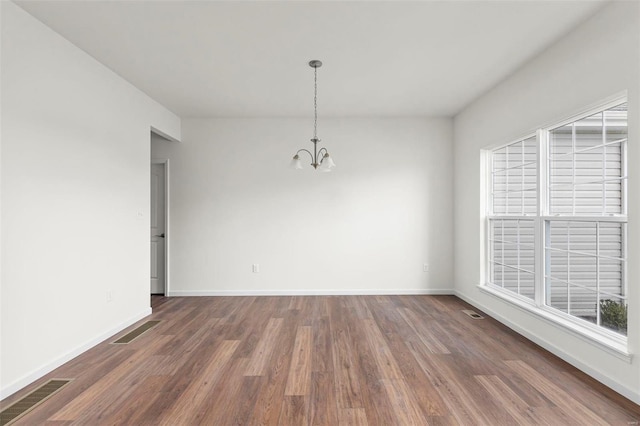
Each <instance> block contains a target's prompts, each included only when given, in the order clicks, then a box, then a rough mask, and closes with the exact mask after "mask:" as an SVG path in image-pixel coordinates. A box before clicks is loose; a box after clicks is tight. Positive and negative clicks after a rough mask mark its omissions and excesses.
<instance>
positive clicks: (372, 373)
mask: <svg viewBox="0 0 640 426" xmlns="http://www.w3.org/2000/svg"><path fill="white" fill-rule="evenodd" d="M153 305H154V309H153V311H154V313H153V315H152V316H151V317H149V318H146V319H145V321H148V320H160V321H161V322H160V323H159V324H158V325H157V326H156V327H154V328H153V329H151V330H149V331H147V332H146V333H144V334H143V335H142V336H140V337H139V338H137V339H136V340H134V341H133V342H131V343H130V344H127V345H114V344H109V342H111V341H114V340H115V339H116V338H117V337H118V336H114V338H112V339H109V341H108V342H104V343H102V344H100V345H98V346H96V347H95V348H93V349H91V350H89V351H88V352H86V353H84V354H82V355H80V356H79V357H77V358H75V359H74V360H72V361H70V362H69V363H67V364H65V365H64V366H62V367H60V368H59V369H57V370H56V371H54V372H52V373H51V374H49V375H47V376H46V377H44V378H43V379H41V380H39V381H38V382H37V383H34V384H33V385H31V386H29V387H28V388H26V389H23V390H22V391H21V392H19V393H17V394H16V395H13V396H12V397H10V398H8V399H7V400H5V401H2V403H0V405H1V406H2V407H6V406H8V405H9V404H11V403H12V402H13V401H15V400H16V399H17V398H19V397H21V396H22V395H25V394H26V393H28V392H29V391H30V390H31V389H33V388H35V387H37V386H39V385H40V384H41V383H44V382H45V381H46V380H48V379H49V378H72V379H73V382H72V383H70V384H69V385H67V386H66V387H65V388H64V389H62V390H61V391H60V392H59V393H58V394H56V395H54V396H53V397H52V398H50V399H49V400H47V401H45V402H44V403H43V404H42V405H40V406H39V407H37V408H36V409H34V410H33V411H32V412H30V413H28V414H27V415H25V416H24V417H22V418H21V419H19V420H18V421H17V422H16V423H15V424H16V425H40V424H47V425H70V424H78V425H198V424H204V425H222V426H226V425H384V426H387V425H403V426H404V425H431V424H433V425H456V424H458V425H476V424H478V425H516V424H522V425H538V424H540V425H629V424H638V423H637V422H638V421H639V420H640V407H639V406H638V405H636V404H634V403H632V402H631V401H629V400H627V399H625V398H623V397H622V396H620V395H618V394H616V393H615V392H613V391H611V390H609V389H608V388H606V387H605V386H603V385H601V384H599V383H598V382H596V381H595V380H593V379H591V378H589V377H588V376H586V375H585V374H583V373H581V372H579V371H578V370H576V369H575V368H573V367H571V366H570V365H568V364H566V363H565V362H563V361H561V360H560V359H558V358H557V357H555V356H553V355H551V354H550V353H549V352H547V351H545V350H543V349H541V348H540V347H538V346H536V345H535V344H533V343H531V342H529V341H528V340H526V339H525V338H523V337H521V336H519V335H518V334H516V333H514V332H512V331H511V330H509V329H507V328H506V327H504V326H502V325H501V324H499V323H497V322H496V321H494V320H493V319H491V318H489V317H487V318H486V319H483V320H474V319H471V318H470V317H469V316H467V315H465V314H464V313H462V312H461V311H462V310H463V309H470V306H469V305H467V304H466V303H464V302H462V301H461V300H460V299H458V298H456V297H453V296H326V297H324V296H315V297H198V298H195V297H194V298H162V297H155V298H154V299H153ZM134 327H135V326H134ZM134 327H130V329H128V330H124V331H123V332H122V333H120V334H119V336H120V335H124V334H126V333H127V332H129V331H130V330H131V329H133V328H134Z"/></svg>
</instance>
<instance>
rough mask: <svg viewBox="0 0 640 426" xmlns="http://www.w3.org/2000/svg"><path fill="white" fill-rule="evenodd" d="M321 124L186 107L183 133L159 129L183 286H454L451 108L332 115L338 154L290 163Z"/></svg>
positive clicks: (206, 290)
mask: <svg viewBox="0 0 640 426" xmlns="http://www.w3.org/2000/svg"><path fill="white" fill-rule="evenodd" d="M312 129H313V123H312V122H311V121H310V120H307V119H276V118H274V119H210V120H184V121H183V133H182V136H183V139H182V140H183V142H181V143H179V144H178V143H171V142H162V141H161V140H159V139H158V140H154V141H153V142H152V156H153V157H154V158H159V159H162V158H168V159H169V162H170V215H171V219H170V232H169V235H168V241H169V244H170V250H171V261H170V287H169V291H170V294H173V295H187V294H233V293H236V294H344V293H405V292H406V293H438V292H445V293H451V292H452V285H451V283H452V275H453V271H452V228H451V223H452V219H451V217H452V194H451V190H452V168H451V166H452V143H451V138H452V134H451V130H452V121H451V120H449V119H432V120H429V119H411V118H407V119H373V118H372V119H323V118H322V117H320V120H319V137H320V138H321V139H322V140H323V141H322V143H321V145H324V146H326V147H327V148H328V149H329V151H330V153H331V155H332V157H333V158H334V159H335V161H336V163H337V165H338V167H337V168H336V169H335V171H333V172H331V173H323V172H320V171H314V170H313V169H312V168H311V167H310V166H307V167H306V169H304V170H292V169H289V168H288V165H289V162H290V160H291V157H292V156H293V154H294V153H295V152H296V150H298V149H299V148H307V149H311V148H312V147H313V145H312V143H311V142H309V138H310V137H311V131H312ZM302 155H304V154H301V158H302V159H303V161H304V163H305V164H308V163H310V160H308V157H304V156H302ZM425 262H427V263H429V265H430V272H428V273H425V272H424V271H423V264H424V263H425ZM254 263H258V264H259V265H260V272H259V273H252V270H251V267H252V264H254Z"/></svg>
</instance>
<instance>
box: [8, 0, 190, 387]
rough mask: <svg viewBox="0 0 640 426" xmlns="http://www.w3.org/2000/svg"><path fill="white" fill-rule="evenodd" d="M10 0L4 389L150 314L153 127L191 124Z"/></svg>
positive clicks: (174, 131)
mask: <svg viewBox="0 0 640 426" xmlns="http://www.w3.org/2000/svg"><path fill="white" fill-rule="evenodd" d="M0 3H1V6H0V7H1V8H2V46H1V47H2V80H1V82H2V84H1V90H2V133H1V136H2V139H1V140H2V163H1V184H2V192H1V206H2V212H1V213H2V216H1V217H2V224H1V233H2V234H1V235H2V240H1V243H2V244H1V250H2V251H1V253H2V257H1V261H2V264H1V268H2V272H1V279H2V288H1V295H2V301H1V310H2V311H1V321H2V325H1V327H2V328H1V331H2V333H1V334H2V337H1V347H2V351H1V359H0V365H1V370H0V373H1V377H0V393H1V395H2V397H4V396H7V395H9V394H11V393H12V392H14V391H16V390H18V389H19V388H21V387H22V386H25V385H26V384H28V383H29V382H31V381H33V380H35V379H37V378H38V377H40V376H41V375H43V374H44V373H46V372H48V371H50V370H51V369H53V368H54V367H56V366H57V365H60V364H61V363H63V362H65V361H66V360H68V359H69V358H70V357H72V356H74V355H76V354H78V353H79V352H80V351H82V350H84V349H86V348H88V347H90V346H91V345H93V344H95V343H97V342H98V341H100V339H103V338H106V337H108V336H109V335H110V334H112V333H114V332H116V331H119V330H120V329H121V328H123V327H124V326H126V325H128V324H130V323H131V322H132V321H134V320H136V319H139V318H141V317H143V316H144V315H147V314H149V313H150V307H149V214H148V213H149V151H150V128H151V127H152V126H153V127H154V128H156V129H159V130H161V131H163V132H164V133H166V134H167V135H170V136H172V137H175V138H179V136H180V121H179V119H178V117H176V116H175V115H174V114H172V113H170V112H169V111H167V110H166V109H165V108H163V107H161V106H160V105H159V104H157V103H155V102H154V101H152V100H151V99H149V98H148V97H147V96H145V95H144V94H142V93H141V92H140V91H139V90H137V89H136V88H134V87H133V86H131V85H130V84H128V83H126V82H125V81H123V80H122V79H121V78H119V77H118V76H116V75H115V74H114V73H112V72H111V71H110V70H108V69H106V68H105V67H104V66H102V65H100V64H99V63H97V62H96V61H95V60H94V59H92V58H91V57H89V56H88V55H87V54H85V53H84V52H82V51H80V50H79V49H77V48H76V47H74V46H73V45H71V44H70V43H69V42H67V41H66V40H64V39H63V38H62V37H60V36H59V35H57V34H56V33H54V32H53V31H52V30H50V29H49V28H48V27H46V26H44V25H43V24H41V23H40V22H39V21H37V20H35V19H34V18H33V17H31V16H30V15H28V14H27V13H25V12H24V11H23V10H22V9H20V8H19V7H18V6H16V5H15V4H13V3H10V2H6V1H3V2H0ZM107 290H109V291H111V292H112V295H113V300H112V302H110V303H107V300H106V291H107Z"/></svg>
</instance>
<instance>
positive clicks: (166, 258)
mask: <svg viewBox="0 0 640 426" xmlns="http://www.w3.org/2000/svg"><path fill="white" fill-rule="evenodd" d="M151 164H161V165H163V166H164V236H165V238H164V295H165V297H169V296H171V292H170V291H169V288H170V287H169V282H170V276H171V275H169V270H170V268H169V259H170V258H171V256H170V253H171V230H170V229H169V223H171V221H170V220H169V192H170V191H169V159H168V158H152V159H151ZM149 193H151V181H149Z"/></svg>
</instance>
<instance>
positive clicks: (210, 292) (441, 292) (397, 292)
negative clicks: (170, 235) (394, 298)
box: [167, 288, 455, 297]
mask: <svg viewBox="0 0 640 426" xmlns="http://www.w3.org/2000/svg"><path fill="white" fill-rule="evenodd" d="M453 294H455V293H454V290H453V289H449V288H442V289H437V288H436V289H400V290H398V289H395V290H357V289H356V290H237V291H231V290H178V291H170V292H169V294H168V295H167V296H169V297H172V296H173V297H180V296H386V295H453Z"/></svg>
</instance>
